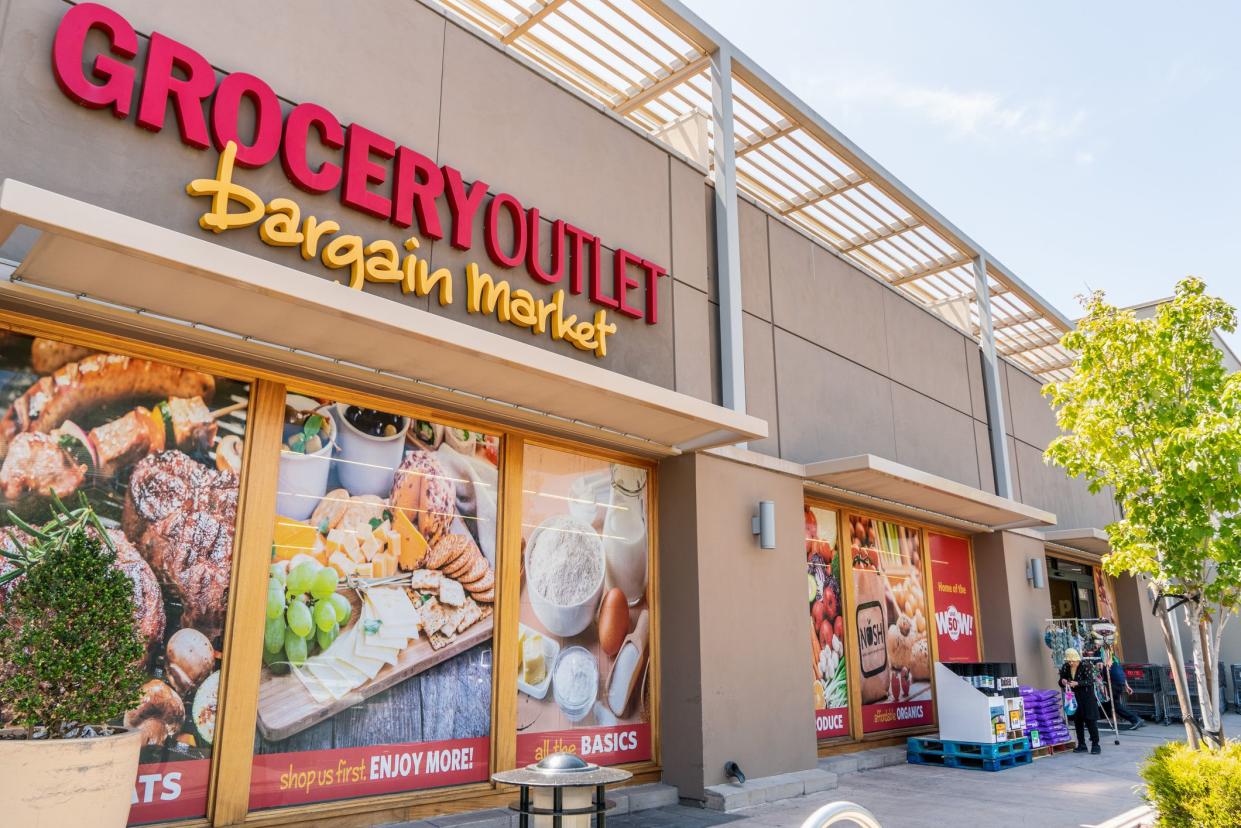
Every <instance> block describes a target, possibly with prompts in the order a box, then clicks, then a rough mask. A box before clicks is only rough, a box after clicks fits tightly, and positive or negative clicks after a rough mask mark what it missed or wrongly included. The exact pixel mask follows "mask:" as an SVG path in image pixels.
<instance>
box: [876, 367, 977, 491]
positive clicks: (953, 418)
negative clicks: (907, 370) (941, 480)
mask: <svg viewBox="0 0 1241 828" xmlns="http://www.w3.org/2000/svg"><path fill="white" fill-rule="evenodd" d="M892 420H893V431H894V432H895V437H896V457H895V458H894V459H895V460H896V461H897V462H900V463H904V464H906V465H908V466H913V467H914V468H916V469H921V470H922V471H927V472H930V473H931V474H938V475H940V476H941V477H947V478H948V479H949V480H955V481H957V482H958V483H964V484H965V485H967V486H973V487H975V488H978V486H979V477H978V449H977V447H976V446H975V443H974V439H975V437H974V419H973V418H972V417H970V416H969V415H968V414H963V413H961V412H960V411H957V410H955V409H952V408H949V407H948V406H946V405H941V404H940V403H937V402H936V401H935V400H933V399H929V398H928V397H925V396H923V395H922V394H919V393H918V392H917V391H911V390H909V389H908V388H906V387H905V386H903V385H897V384H893V386H892Z"/></svg>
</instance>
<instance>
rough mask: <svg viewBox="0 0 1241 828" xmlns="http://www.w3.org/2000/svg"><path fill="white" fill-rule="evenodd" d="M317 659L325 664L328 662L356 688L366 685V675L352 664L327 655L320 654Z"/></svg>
mask: <svg viewBox="0 0 1241 828" xmlns="http://www.w3.org/2000/svg"><path fill="white" fill-rule="evenodd" d="M315 658H317V659H319V660H321V661H323V662H326V663H328V664H331V665H332V666H333V667H335V668H336V671H337V672H338V673H340V674H341V675H342V676H344V677H345V678H347V679H348V680H349V681H350V682H351V683H352V684H353V686H354V687H361V686H362V685H363V684H365V683H366V673H363V672H362V671H361V670H359V669H358V668H357V667H354V666H353V665H352V664H350V663H349V662H347V661H342V660H341V659H339V658H336V657H335V656H329V655H328V654H327V653H320V654H319V655H317V656H315Z"/></svg>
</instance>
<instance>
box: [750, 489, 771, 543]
mask: <svg viewBox="0 0 1241 828" xmlns="http://www.w3.org/2000/svg"><path fill="white" fill-rule="evenodd" d="M750 525H751V528H752V529H753V530H754V534H756V535H758V545H759V548H760V549H775V548H776V503H775V501H774V500H760V501H759V502H758V514H757V515H755V516H754V517H753V518H752V519H751V523H750Z"/></svg>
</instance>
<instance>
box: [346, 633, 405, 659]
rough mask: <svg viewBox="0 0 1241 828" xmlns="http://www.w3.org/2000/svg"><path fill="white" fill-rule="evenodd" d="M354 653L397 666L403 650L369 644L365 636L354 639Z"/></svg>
mask: <svg viewBox="0 0 1241 828" xmlns="http://www.w3.org/2000/svg"><path fill="white" fill-rule="evenodd" d="M353 651H354V652H355V653H357V654H358V655H360V656H363V657H365V658H377V659H379V660H380V661H382V662H383V663H385V664H396V657H397V655H399V654H400V652H401V648H400V647H382V646H378V645H375V644H368V643H366V639H365V636H361V635H359V636H355V637H354V643H353Z"/></svg>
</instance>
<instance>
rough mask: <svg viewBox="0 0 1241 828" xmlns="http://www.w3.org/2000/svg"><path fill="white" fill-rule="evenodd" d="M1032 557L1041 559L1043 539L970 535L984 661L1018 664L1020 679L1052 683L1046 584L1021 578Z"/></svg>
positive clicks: (1000, 534) (1006, 534)
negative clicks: (1045, 627) (1046, 631)
mask: <svg viewBox="0 0 1241 828" xmlns="http://www.w3.org/2000/svg"><path fill="white" fill-rule="evenodd" d="M1031 559H1037V560H1040V561H1042V560H1044V551H1043V542H1042V541H1041V540H1039V539H1038V538H1032V537H1028V536H1026V535H1019V534H1016V533H1014V532H993V533H988V534H979V535H975V536H974V568H975V572H976V574H977V577H978V596H979V607H978V613H979V616H980V619H979V621H980V624H981V627H982V641H983V660H984V661H1007V662H1012V663H1014V664H1016V665H1017V675H1018V677H1019V678H1020V679H1021V682H1022V683H1023V684H1031V685H1034V686H1035V687H1052V686H1054V685H1055V682H1056V676H1055V670H1054V669H1053V667H1052V663H1051V658H1050V657H1049V655H1048V650H1047V648H1046V647H1045V646H1044V645H1043V641H1042V636H1043V625H1044V624H1045V623H1046V620H1047V618H1048V616H1050V614H1051V605H1050V603H1049V599H1048V597H1047V589H1046V588H1045V587H1044V588H1037V587H1035V586H1034V584H1033V583H1031V582H1030V581H1029V580H1028V579H1027V578H1026V567H1027V565H1028V562H1029V561H1030V560H1031Z"/></svg>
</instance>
